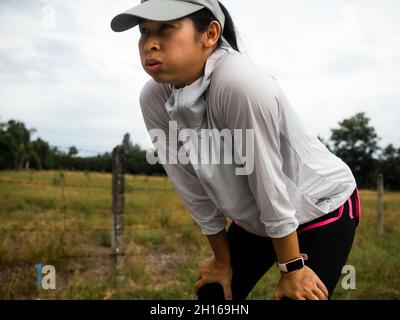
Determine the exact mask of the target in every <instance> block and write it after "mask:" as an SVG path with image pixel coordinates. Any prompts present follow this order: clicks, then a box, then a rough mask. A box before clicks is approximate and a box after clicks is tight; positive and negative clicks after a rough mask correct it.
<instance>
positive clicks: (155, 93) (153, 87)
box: [139, 78, 171, 108]
mask: <svg viewBox="0 0 400 320" xmlns="http://www.w3.org/2000/svg"><path fill="white" fill-rule="evenodd" d="M170 95H171V90H170V88H169V86H168V84H164V83H158V82H156V81H155V80H154V79H153V78H150V79H149V80H147V81H146V83H145V84H144V85H143V87H142V89H141V91H140V96H139V102H140V106H141V107H142V108H143V107H145V106H148V105H154V104H162V105H164V104H165V102H166V101H167V99H168V97H169V96H170Z"/></svg>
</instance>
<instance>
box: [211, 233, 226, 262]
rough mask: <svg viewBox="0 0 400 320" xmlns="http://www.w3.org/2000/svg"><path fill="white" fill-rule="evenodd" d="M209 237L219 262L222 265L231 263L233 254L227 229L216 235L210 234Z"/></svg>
mask: <svg viewBox="0 0 400 320" xmlns="http://www.w3.org/2000/svg"><path fill="white" fill-rule="evenodd" d="M207 238H208V242H209V243H210V246H211V248H212V250H213V252H214V256H215V259H216V260H217V262H218V263H220V264H221V265H230V264H231V256H230V248H229V241H228V237H227V233H226V230H225V229H224V230H222V231H220V232H218V233H217V234H215V235H208V236H207Z"/></svg>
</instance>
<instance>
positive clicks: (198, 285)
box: [194, 279, 205, 293]
mask: <svg viewBox="0 0 400 320" xmlns="http://www.w3.org/2000/svg"><path fill="white" fill-rule="evenodd" d="M204 284H205V281H204V280H203V279H200V280H198V281H197V282H196V283H195V284H194V290H195V292H196V293H197V291H198V290H199V289H200V287H202V286H203V285H204Z"/></svg>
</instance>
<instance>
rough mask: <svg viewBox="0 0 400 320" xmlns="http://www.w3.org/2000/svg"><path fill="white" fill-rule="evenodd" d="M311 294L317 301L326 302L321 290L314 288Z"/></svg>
mask: <svg viewBox="0 0 400 320" xmlns="http://www.w3.org/2000/svg"><path fill="white" fill-rule="evenodd" d="M313 293H314V294H315V295H316V296H317V297H318V298H319V300H327V298H326V296H325V293H324V292H323V291H322V290H321V289H319V288H316V289H315V290H313Z"/></svg>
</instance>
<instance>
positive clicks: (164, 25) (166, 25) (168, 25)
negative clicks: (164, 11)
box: [160, 23, 172, 30]
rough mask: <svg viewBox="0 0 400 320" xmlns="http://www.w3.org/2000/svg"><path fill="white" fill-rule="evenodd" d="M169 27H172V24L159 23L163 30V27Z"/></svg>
mask: <svg viewBox="0 0 400 320" xmlns="http://www.w3.org/2000/svg"><path fill="white" fill-rule="evenodd" d="M171 27H172V25H170V24H166V23H163V24H162V25H161V27H160V29H161V30H164V29H168V28H171Z"/></svg>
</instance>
